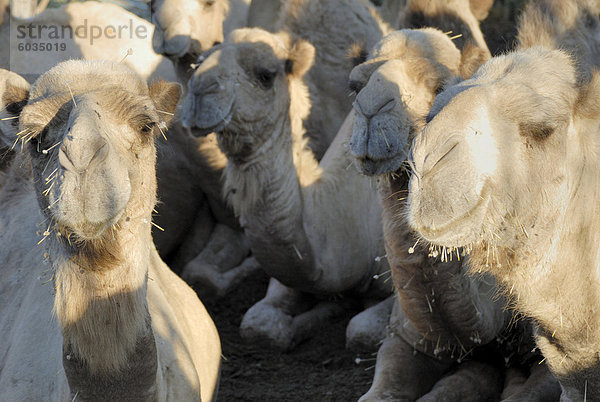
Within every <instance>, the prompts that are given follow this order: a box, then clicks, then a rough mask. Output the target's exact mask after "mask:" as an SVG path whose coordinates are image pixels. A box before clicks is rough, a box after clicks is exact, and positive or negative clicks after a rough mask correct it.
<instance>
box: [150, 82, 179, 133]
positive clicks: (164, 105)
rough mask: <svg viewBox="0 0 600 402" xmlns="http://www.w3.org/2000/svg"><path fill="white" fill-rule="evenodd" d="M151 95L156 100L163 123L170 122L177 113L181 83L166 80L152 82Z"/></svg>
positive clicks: (155, 105)
mask: <svg viewBox="0 0 600 402" xmlns="http://www.w3.org/2000/svg"><path fill="white" fill-rule="evenodd" d="M149 95H150V99H152V102H154V107H156V111H157V112H158V115H159V116H160V120H161V123H163V122H164V123H165V124H169V122H170V121H171V119H172V118H173V116H174V115H175V109H176V108H177V102H179V97H180V96H181V85H179V84H176V83H174V82H166V81H158V82H154V83H152V84H150V88H149Z"/></svg>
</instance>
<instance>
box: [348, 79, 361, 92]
mask: <svg viewBox="0 0 600 402" xmlns="http://www.w3.org/2000/svg"><path fill="white" fill-rule="evenodd" d="M348 88H349V89H350V91H351V92H352V93H354V94H358V93H359V92H360V91H361V90H362V89H363V88H364V85H363V83H362V82H360V81H354V80H352V81H350V82H349V83H348Z"/></svg>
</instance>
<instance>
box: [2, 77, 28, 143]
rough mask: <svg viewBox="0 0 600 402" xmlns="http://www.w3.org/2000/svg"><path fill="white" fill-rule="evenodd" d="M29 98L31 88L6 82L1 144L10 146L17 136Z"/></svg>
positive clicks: (3, 97)
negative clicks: (20, 120) (21, 116)
mask: <svg viewBox="0 0 600 402" xmlns="http://www.w3.org/2000/svg"><path fill="white" fill-rule="evenodd" d="M28 99H29V89H28V88H27V89H26V88H24V87H23V86H17V85H12V84H11V83H10V81H8V80H7V81H6V82H5V88H4V92H3V93H2V96H1V98H0V107H2V108H1V109H0V145H2V146H7V147H10V146H12V145H13V144H14V142H15V140H16V138H17V132H18V129H19V116H20V115H21V112H22V111H23V108H24V107H25V105H27V100H28Z"/></svg>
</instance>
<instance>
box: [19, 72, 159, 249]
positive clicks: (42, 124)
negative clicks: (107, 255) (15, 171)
mask: <svg viewBox="0 0 600 402" xmlns="http://www.w3.org/2000/svg"><path fill="white" fill-rule="evenodd" d="M61 75H62V77H64V75H67V76H70V77H72V80H70V81H69V82H66V81H65V80H64V78H61ZM92 87H93V88H94V89H93V90H88V88H92ZM157 109H158V107H155V104H154V103H153V101H152V99H151V98H150V96H149V91H148V88H147V86H146V84H145V83H144V82H143V81H142V80H141V79H140V78H138V76H137V75H136V74H135V73H133V71H132V70H130V69H129V68H127V67H125V66H123V65H120V64H116V63H110V62H85V63H82V62H79V63H77V62H65V63H61V64H59V65H58V66H57V67H55V68H53V69H52V70H50V71H49V72H47V73H46V74H44V75H43V76H42V77H40V78H39V79H38V81H36V84H34V86H33V87H32V90H31V93H30V100H29V103H28V105H27V106H25V108H24V109H23V112H22V114H21V119H20V120H21V127H20V128H21V132H20V136H21V138H23V139H24V140H26V141H28V140H31V146H30V151H31V152H30V153H31V157H32V168H33V174H34V178H35V183H36V191H37V194H38V200H39V202H40V206H41V209H42V210H43V211H44V213H45V214H46V215H47V216H48V217H49V218H50V219H51V222H55V223H56V224H57V227H58V230H59V231H60V232H61V234H63V235H65V236H67V237H68V236H70V235H71V234H73V235H75V237H76V238H77V239H80V240H83V241H87V240H95V239H98V238H101V237H102V236H103V235H105V234H106V233H107V229H108V228H110V227H111V226H112V225H114V224H116V223H118V221H119V219H121V217H122V215H123V214H124V211H125V209H126V207H129V209H130V210H129V212H128V216H127V217H126V218H125V217H124V219H135V217H136V216H135V215H136V214H141V213H142V212H143V213H148V212H149V211H151V210H152V208H153V207H154V203H155V200H154V199H151V200H147V199H144V198H143V197H142V196H141V195H140V194H143V193H146V194H148V193H149V194H154V193H155V187H156V177H155V172H154V164H155V159H156V156H155V148H154V128H155V126H156V125H157V124H161V123H160V122H161V116H159V110H157ZM162 124H164V123H162ZM149 189H150V190H149ZM130 215H132V216H130Z"/></svg>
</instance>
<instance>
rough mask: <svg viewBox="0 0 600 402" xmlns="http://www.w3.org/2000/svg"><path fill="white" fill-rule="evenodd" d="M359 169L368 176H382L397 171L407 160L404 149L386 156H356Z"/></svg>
mask: <svg viewBox="0 0 600 402" xmlns="http://www.w3.org/2000/svg"><path fill="white" fill-rule="evenodd" d="M354 158H355V160H356V164H357V166H358V168H359V170H360V171H361V172H362V173H363V174H365V175H367V176H381V175H384V174H387V173H394V172H397V171H398V170H399V169H400V167H401V166H402V163H404V161H405V160H406V155H405V152H404V151H400V152H397V153H395V154H394V155H391V156H389V157H385V158H373V157H371V156H369V155H364V156H355V157H354Z"/></svg>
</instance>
